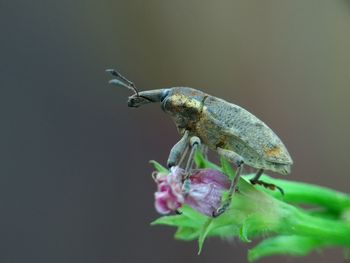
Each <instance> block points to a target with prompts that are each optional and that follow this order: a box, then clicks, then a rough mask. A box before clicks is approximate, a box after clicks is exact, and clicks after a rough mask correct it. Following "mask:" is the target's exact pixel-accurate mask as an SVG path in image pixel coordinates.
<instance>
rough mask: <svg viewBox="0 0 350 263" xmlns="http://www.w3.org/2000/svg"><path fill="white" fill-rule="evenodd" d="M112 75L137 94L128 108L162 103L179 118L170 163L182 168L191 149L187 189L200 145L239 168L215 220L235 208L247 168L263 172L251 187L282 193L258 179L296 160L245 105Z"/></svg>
mask: <svg viewBox="0 0 350 263" xmlns="http://www.w3.org/2000/svg"><path fill="white" fill-rule="evenodd" d="M107 71H108V72H110V73H111V74H112V75H113V76H115V77H116V79H112V80H111V81H110V83H112V84H116V85H120V86H124V87H126V88H129V89H132V90H133V91H134V94H133V95H132V96H130V97H129V100H128V106H129V107H135V108H137V107H139V106H142V105H144V104H148V103H152V102H160V104H161V108H162V109H163V110H164V111H165V112H166V113H168V114H169V115H170V116H171V117H172V119H173V120H174V122H175V125H176V127H177V129H178V131H179V133H180V134H181V135H182V138H181V140H180V141H179V142H178V143H176V144H175V145H174V146H173V148H172V149H171V151H170V155H169V158H168V162H167V164H168V166H169V167H171V166H175V165H179V164H181V162H182V160H183V157H184V156H186V152H187V149H188V146H189V144H190V145H191V147H192V149H191V152H190V154H189V157H188V161H187V164H186V169H185V175H184V178H183V183H184V186H186V185H187V183H186V182H188V181H189V176H190V169H191V167H192V164H193V154H194V152H195V150H196V148H197V147H198V145H200V144H201V143H202V144H204V145H206V146H207V147H208V148H209V149H211V150H213V151H216V152H217V153H218V154H219V155H221V156H223V157H224V158H226V159H227V160H229V161H230V162H232V163H234V164H236V165H237V171H236V176H235V177H234V179H233V180H232V182H231V186H230V189H229V193H228V197H227V200H226V201H225V202H224V203H223V204H222V205H221V207H219V208H217V209H216V210H214V211H213V214H212V215H213V217H216V216H219V215H221V214H222V213H224V212H225V211H226V210H227V208H228V207H229V206H230V203H231V199H232V196H233V193H235V192H236V191H237V190H238V189H237V185H238V182H239V178H240V173H241V171H242V167H243V164H246V165H249V166H251V167H254V168H257V169H258V172H257V174H256V175H255V177H254V178H253V179H250V182H251V183H252V184H259V185H262V186H264V187H266V188H269V189H272V190H274V189H276V188H277V189H279V190H280V192H281V193H282V194H283V189H282V188H280V187H278V186H276V185H274V184H271V183H267V182H264V181H262V180H260V179H259V178H260V176H261V175H262V173H263V171H264V170H271V171H274V172H277V173H280V174H288V173H290V169H291V165H292V164H293V161H292V158H291V157H290V155H289V153H288V150H287V148H286V147H285V146H284V144H283V143H282V141H281V140H280V139H279V138H278V136H277V135H276V134H275V133H274V132H273V131H272V130H271V129H270V128H269V127H268V126H267V125H266V124H265V123H264V122H262V121H261V120H259V119H258V118H257V117H255V116H254V115H253V114H251V113H250V112H248V111H247V110H245V109H243V108H242V107H240V106H237V105H235V104H232V103H229V102H227V101H225V100H223V99H220V98H217V97H214V96H211V95H209V94H206V93H204V92H202V91H199V90H196V89H193V88H188V87H173V88H168V89H157V90H148V91H141V92H138V91H137V89H136V88H135V85H134V84H133V83H132V82H131V81H129V80H128V79H126V78H125V77H123V76H122V75H121V74H120V73H118V72H117V71H115V70H113V69H108V70H107ZM185 189H187V188H186V187H185Z"/></svg>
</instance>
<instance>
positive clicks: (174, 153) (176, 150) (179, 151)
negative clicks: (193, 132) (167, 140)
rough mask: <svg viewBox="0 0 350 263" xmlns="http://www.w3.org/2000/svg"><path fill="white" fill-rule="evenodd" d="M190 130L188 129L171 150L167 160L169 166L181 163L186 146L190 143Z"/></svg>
mask: <svg viewBox="0 0 350 263" xmlns="http://www.w3.org/2000/svg"><path fill="white" fill-rule="evenodd" d="M189 140H190V139H189V132H188V131H187V130H186V131H185V132H184V135H183V136H182V138H181V140H180V141H178V142H177V143H176V144H175V145H174V146H173V148H172V149H171V150H170V154H169V158H168V161H167V165H168V167H169V168H170V167H172V166H175V165H179V162H180V159H181V157H182V156H183V155H184V153H185V151H186V148H187V147H188V144H189Z"/></svg>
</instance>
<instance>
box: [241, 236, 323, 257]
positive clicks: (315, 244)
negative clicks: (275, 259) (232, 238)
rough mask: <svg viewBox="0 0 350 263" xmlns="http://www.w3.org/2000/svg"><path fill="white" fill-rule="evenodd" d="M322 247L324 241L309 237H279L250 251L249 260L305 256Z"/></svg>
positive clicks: (267, 240) (265, 241)
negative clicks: (275, 256)
mask: <svg viewBox="0 0 350 263" xmlns="http://www.w3.org/2000/svg"><path fill="white" fill-rule="evenodd" d="M322 245H325V242H324V241H320V240H316V239H312V238H309V237H303V236H295V235H293V236H277V237H273V238H269V239H265V240H264V241H262V242H261V243H260V244H259V245H257V246H256V247H255V248H253V249H251V250H249V252H248V260H249V261H251V262H252V261H256V260H258V259H260V258H262V257H266V256H272V255H289V256H305V255H307V254H309V253H310V252H311V251H312V250H314V249H317V248H320V246H322Z"/></svg>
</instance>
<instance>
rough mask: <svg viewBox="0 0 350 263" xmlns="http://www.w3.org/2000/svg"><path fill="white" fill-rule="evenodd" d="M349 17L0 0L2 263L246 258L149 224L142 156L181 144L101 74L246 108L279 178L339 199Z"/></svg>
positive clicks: (333, 5) (344, 178)
mask: <svg viewBox="0 0 350 263" xmlns="http://www.w3.org/2000/svg"><path fill="white" fill-rule="evenodd" d="M349 22H350V5H349V2H348V1H345V0H338V1H328V0H314V1H311V0H309V1H305V0H295V1H279V0H278V1H277V0H276V1H273V0H265V1H261V0H255V1H245V0H237V1H234V0H230V1H228V0H223V1H209V0H205V1H203V0H201V1H200V0H197V1H192V0H191V1H185V0H181V1H154V0H148V1H140V0H139V1H111V0H101V1H93V0H86V1H70V0H60V1H49V0H45V1H44V0H42V1H39V0H37V1H16V0H11V1H9V0H8V1H5V0H2V1H1V2H0V28H1V34H0V37H1V41H0V47H1V48H0V59H1V60H0V61H1V62H0V67H1V68H0V87H1V88H0V90H1V95H0V97H1V104H0V109H1V110H0V112H1V115H2V117H1V120H2V125H1V131H0V133H1V137H0V138H1V166H0V175H1V176H0V208H1V210H0V211H1V214H0V261H1V262H35V263H39V262H50V263H54V262H65V263H67V262H74V263H78V262H84V263H88V262H123V263H124V262H155V263H156V262H167V263H171V262H193V263H195V262H201V263H205V262H214V261H215V262H216V261H217V262H246V253H247V248H248V247H251V245H247V244H242V243H241V242H240V241H238V240H236V241H233V242H226V241H221V240H217V239H212V240H209V241H208V242H207V243H206V245H205V248H204V252H203V254H202V255H201V256H197V255H196V252H197V244H196V242H190V243H185V242H179V241H175V240H173V238H172V234H173V229H169V228H165V227H151V226H149V223H150V222H151V221H152V220H153V219H155V218H156V217H157V216H158V215H157V214H156V212H155V210H154V208H153V192H154V190H155V185H154V183H153V182H152V180H151V177H150V173H151V171H152V168H151V167H150V165H149V164H148V160H150V159H156V160H158V161H160V162H163V163H164V162H165V161H166V158H167V154H168V152H169V149H170V147H171V146H172V145H173V144H174V143H175V142H176V141H177V140H178V135H177V133H176V130H175V128H174V125H173V124H172V122H171V120H170V119H169V118H168V116H166V115H165V114H164V113H163V112H162V111H161V110H160V108H159V105H150V106H147V107H144V108H143V109H142V110H133V109H129V108H127V106H126V98H127V96H128V95H129V94H130V92H129V91H127V90H123V89H119V90H118V89H115V88H111V87H110V86H108V85H107V81H108V79H109V76H108V75H106V73H105V72H104V69H105V68H109V67H116V68H118V69H119V70H120V71H121V72H122V73H124V74H125V75H126V76H127V77H128V78H130V79H131V80H133V81H134V82H135V83H136V84H137V86H138V87H139V89H153V88H161V87H169V86H176V85H186V86H191V87H195V88H199V89H202V90H204V91H206V92H208V93H210V94H213V95H216V96H218V97H222V98H225V99H227V100H229V101H232V102H234V103H236V104H239V105H241V106H243V107H245V108H247V109H249V110H250V111H251V112H253V113H255V114H256V115H257V116H258V117H260V118H261V119H263V120H264V121H265V122H266V123H267V124H268V125H269V126H271V127H272V128H273V129H274V130H275V131H276V132H277V133H278V134H279V135H280V137H281V138H282V139H283V141H284V142H285V144H286V145H287V146H288V149H289V151H290V153H291V155H292V157H293V159H294V161H295V165H294V169H293V172H292V175H291V176H290V177H288V178H290V179H293V180H301V181H305V182H311V183H317V184H321V185H324V186H328V187H332V188H336V189H339V190H341V191H345V192H349V190H350V187H349V180H350V179H349V178H350V177H349V174H348V169H349V166H348V164H349V154H348V153H349V151H348V149H349V146H350V143H349V140H348V135H349V131H350V121H349V112H350V104H349V95H350V89H349V83H350V74H349V68H350V52H349V47H350V26H349V24H350V23H349ZM282 259H283V260H286V261H288V262H316V261H317V262H319V263H321V262H330V261H332V262H340V261H341V260H342V254H341V251H340V250H338V249H333V250H327V251H325V252H323V253H321V254H317V253H315V254H313V255H311V256H308V257H306V258H302V259H291V258H287V257H282ZM280 260H281V257H273V258H267V259H264V260H262V261H261V262H280Z"/></svg>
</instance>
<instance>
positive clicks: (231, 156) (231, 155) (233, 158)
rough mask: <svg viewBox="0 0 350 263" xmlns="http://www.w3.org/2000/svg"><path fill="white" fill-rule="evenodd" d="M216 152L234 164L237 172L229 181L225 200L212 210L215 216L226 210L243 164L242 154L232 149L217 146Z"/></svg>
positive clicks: (235, 188)
mask: <svg viewBox="0 0 350 263" xmlns="http://www.w3.org/2000/svg"><path fill="white" fill-rule="evenodd" d="M217 152H218V154H219V155H221V156H223V157H224V158H226V159H227V160H228V161H230V162H231V163H233V164H235V165H236V166H237V172H236V176H235V178H234V179H233V180H232V182H231V186H230V189H229V192H228V197H227V200H226V201H225V202H224V203H223V204H222V205H221V206H220V207H219V208H218V209H216V211H213V217H217V216H219V215H221V214H223V213H224V212H225V211H226V210H227V208H228V207H229V206H230V204H231V200H232V197H233V194H234V193H235V192H236V191H237V185H238V182H239V178H240V176H241V172H242V169H243V164H244V160H243V158H242V156H240V155H238V154H237V153H235V152H233V151H230V150H225V149H222V148H217Z"/></svg>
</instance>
